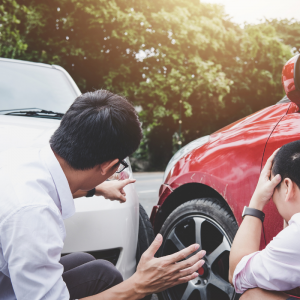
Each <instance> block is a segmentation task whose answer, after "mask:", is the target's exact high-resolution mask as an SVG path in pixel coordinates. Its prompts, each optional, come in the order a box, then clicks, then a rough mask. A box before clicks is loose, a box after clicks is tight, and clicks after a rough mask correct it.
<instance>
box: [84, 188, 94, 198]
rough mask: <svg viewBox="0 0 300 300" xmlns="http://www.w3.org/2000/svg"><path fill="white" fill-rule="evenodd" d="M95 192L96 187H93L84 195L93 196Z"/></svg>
mask: <svg viewBox="0 0 300 300" xmlns="http://www.w3.org/2000/svg"><path fill="white" fill-rule="evenodd" d="M95 193H96V189H95V188H93V189H91V190H89V191H88V192H87V193H86V197H93V196H94V195H95Z"/></svg>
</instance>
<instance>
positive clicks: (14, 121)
mask: <svg viewBox="0 0 300 300" xmlns="http://www.w3.org/2000/svg"><path fill="white" fill-rule="evenodd" d="M59 124H60V120H53V119H42V118H33V117H19V116H5V115H4V116H3V115H0V140H1V143H0V152H2V151H6V150H8V149H11V148H27V147H37V148H41V147H44V146H46V145H48V144H49V139H50V137H51V136H52V134H53V133H54V131H55V130H56V129H57V127H58V126H59Z"/></svg>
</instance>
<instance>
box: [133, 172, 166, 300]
mask: <svg viewBox="0 0 300 300" xmlns="http://www.w3.org/2000/svg"><path fill="white" fill-rule="evenodd" d="M163 175H164V173H163V172H151V173H150V172H149V173H142V172H141V173H134V174H133V177H134V178H135V179H136V184H135V186H136V189H137V192H138V196H139V200H140V203H141V204H142V205H143V207H144V208H145V210H146V212H147V214H148V215H149V216H150V214H151V211H152V207H153V205H156V204H157V201H158V190H159V188H160V185H161V184H162V179H163ZM151 300H158V298H157V296H156V295H153V296H152V298H151Z"/></svg>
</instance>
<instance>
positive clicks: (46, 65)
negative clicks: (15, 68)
mask: <svg viewBox="0 0 300 300" xmlns="http://www.w3.org/2000/svg"><path fill="white" fill-rule="evenodd" d="M1 61H3V62H9V63H17V64H26V65H32V66H37V67H44V68H51V69H55V67H53V66H52V65H49V64H44V63H36V62H31V61H25V60H19V59H11V58H3V57H0V62H1Z"/></svg>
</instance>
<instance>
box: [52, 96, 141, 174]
mask: <svg viewBox="0 0 300 300" xmlns="http://www.w3.org/2000/svg"><path fill="white" fill-rule="evenodd" d="M141 139H142V130H141V124H140V122H139V119H138V117H137V114H136V111H135V109H134V107H133V106H132V105H131V104H130V103H129V102H128V101H127V100H126V99H125V98H124V97H122V96H120V95H115V94H113V93H111V92H109V91H106V90H98V91H95V92H89V93H85V94H83V95H81V96H79V97H78V98H77V99H76V100H75V101H74V103H73V104H72V105H71V106H70V108H69V109H68V111H67V112H66V114H65V115H64V116H63V118H62V120H61V123H60V126H59V127H58V129H57V130H56V131H55V132H54V134H53V136H52V137H51V139H50V145H51V148H52V149H53V151H54V152H56V153H57V154H58V155H59V156H61V157H62V158H63V159H64V160H65V161H66V162H67V163H68V164H69V165H70V166H71V167H72V168H74V169H77V170H86V169H91V168H93V167H95V166H96V165H99V164H101V163H103V162H106V161H109V160H113V159H124V158H125V157H127V156H129V155H131V154H132V153H133V152H134V151H135V150H136V149H137V148H138V146H139V144H140V141H141Z"/></svg>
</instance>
